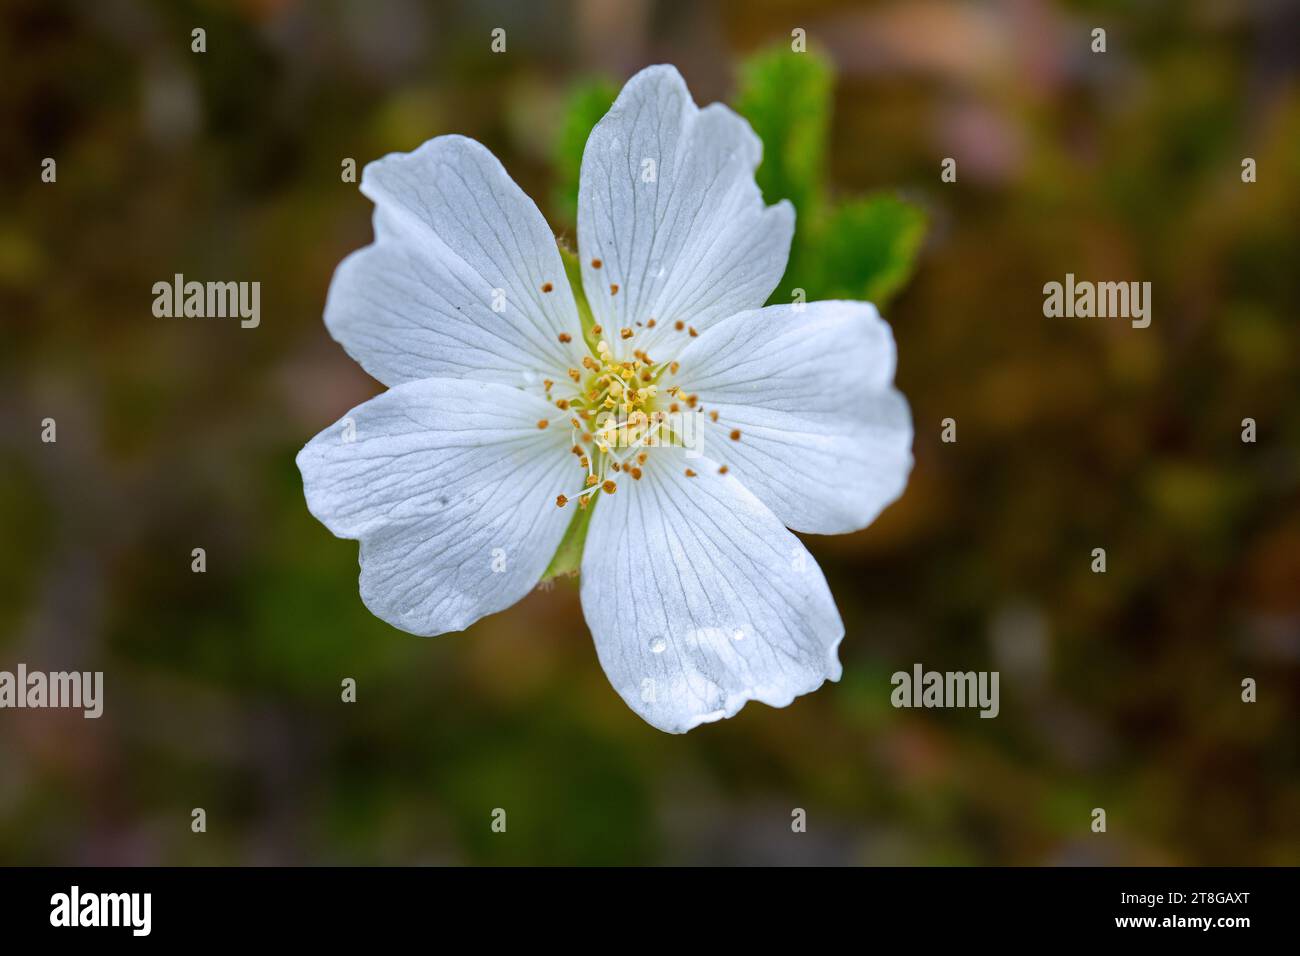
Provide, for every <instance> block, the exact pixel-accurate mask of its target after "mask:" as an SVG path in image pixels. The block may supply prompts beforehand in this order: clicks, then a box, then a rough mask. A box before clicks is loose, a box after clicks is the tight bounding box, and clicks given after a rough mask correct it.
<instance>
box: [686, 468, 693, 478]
mask: <svg viewBox="0 0 1300 956" xmlns="http://www.w3.org/2000/svg"><path fill="white" fill-rule="evenodd" d="M686 477H687V478H694V477H695V472H693V471H691V470H690V469H689V468H687V469H686Z"/></svg>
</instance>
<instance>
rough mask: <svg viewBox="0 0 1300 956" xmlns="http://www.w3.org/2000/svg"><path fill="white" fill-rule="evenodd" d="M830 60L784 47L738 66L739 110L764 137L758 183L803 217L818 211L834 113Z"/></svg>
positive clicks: (772, 198) (767, 197)
mask: <svg viewBox="0 0 1300 956" xmlns="http://www.w3.org/2000/svg"><path fill="white" fill-rule="evenodd" d="M831 83H832V71H831V66H830V63H829V62H828V61H827V60H825V59H824V58H823V57H821V56H819V55H818V54H816V53H794V52H792V51H791V50H790V49H789V48H788V47H785V46H781V47H777V48H775V49H772V50H768V51H766V52H763V53H759V54H756V55H755V56H752V57H750V58H749V59H747V60H746V61H745V62H744V63H743V64H742V65H741V67H740V85H739V91H738V93H737V95H736V100H735V109H736V112H738V113H739V114H740V115H741V116H743V117H745V119H747V120H749V124H750V125H751V126H753V127H754V132H755V133H757V134H758V138H759V139H761V140H762V141H763V162H762V163H761V164H760V165H759V167H758V173H757V179H758V186H759V188H760V189H761V190H762V191H763V199H764V200H765V201H766V202H768V203H769V204H771V203H774V202H777V201H778V200H781V199H788V200H790V201H791V202H792V203H794V207H795V210H796V212H797V213H798V214H799V216H800V217H805V216H806V217H812V216H814V215H816V211H817V206H818V205H819V203H820V201H821V195H822V189H823V179H824V176H825V160H826V131H827V128H828V127H829V125H830V116H831Z"/></svg>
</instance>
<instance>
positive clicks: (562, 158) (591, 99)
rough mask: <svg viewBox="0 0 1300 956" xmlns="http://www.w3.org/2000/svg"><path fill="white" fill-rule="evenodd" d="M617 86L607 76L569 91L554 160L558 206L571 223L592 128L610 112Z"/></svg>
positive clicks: (573, 219)
mask: <svg viewBox="0 0 1300 956" xmlns="http://www.w3.org/2000/svg"><path fill="white" fill-rule="evenodd" d="M616 96H618V87H617V86H615V85H614V84H613V83H611V82H610V81H609V80H606V79H599V78H597V79H589V80H583V81H581V82H579V83H577V84H576V85H574V87H573V88H572V89H571V90H570V92H569V96H568V100H567V101H566V102H565V105H564V111H563V118H562V119H561V120H560V133H559V135H558V136H557V137H556V138H555V147H554V151H553V154H552V161H553V164H554V169H555V176H556V180H557V185H556V190H555V209H556V211H557V213H559V214H561V215H563V216H565V217H566V219H567V220H568V221H569V222H570V223H573V222H577V220H578V172H579V170H580V169H581V168H582V151H583V149H584V148H585V147H586V145H587V137H588V136H590V135H591V128H592V127H593V126H595V125H596V123H598V122H599V121H600V118H601V117H602V116H604V115H605V114H606V113H608V112H609V108H610V107H611V106H613V105H614V97H616Z"/></svg>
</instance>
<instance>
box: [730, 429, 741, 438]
mask: <svg viewBox="0 0 1300 956" xmlns="http://www.w3.org/2000/svg"><path fill="white" fill-rule="evenodd" d="M731 440H732V441H740V429H739V428H733V429H732V430H731Z"/></svg>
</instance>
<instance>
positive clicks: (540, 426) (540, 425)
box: [537, 418, 551, 428]
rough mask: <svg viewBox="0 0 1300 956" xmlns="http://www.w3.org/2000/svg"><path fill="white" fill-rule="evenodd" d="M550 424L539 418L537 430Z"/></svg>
mask: <svg viewBox="0 0 1300 956" xmlns="http://www.w3.org/2000/svg"><path fill="white" fill-rule="evenodd" d="M550 424H551V423H550V422H548V421H547V420H546V419H545V418H539V419H538V420H537V427H538V428H546V427H547V426H548V425H550Z"/></svg>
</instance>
